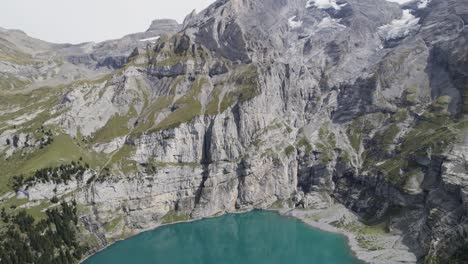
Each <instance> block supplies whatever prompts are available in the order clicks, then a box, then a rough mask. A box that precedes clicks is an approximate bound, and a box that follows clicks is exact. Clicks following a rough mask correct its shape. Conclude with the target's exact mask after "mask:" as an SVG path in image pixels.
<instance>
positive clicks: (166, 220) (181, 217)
mask: <svg viewBox="0 0 468 264" xmlns="http://www.w3.org/2000/svg"><path fill="white" fill-rule="evenodd" d="M188 220H190V216H188V215H186V214H182V213H179V212H176V211H174V210H171V211H169V212H167V214H166V215H165V216H163V218H162V219H161V223H162V224H172V223H177V222H185V221H188Z"/></svg>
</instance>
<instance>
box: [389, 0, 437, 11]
mask: <svg viewBox="0 0 468 264" xmlns="http://www.w3.org/2000/svg"><path fill="white" fill-rule="evenodd" d="M387 1H388V2H393V3H397V4H400V5H405V4H408V3H411V2H417V3H418V8H419V9H423V8H426V7H427V6H428V5H429V3H430V2H431V0H387Z"/></svg>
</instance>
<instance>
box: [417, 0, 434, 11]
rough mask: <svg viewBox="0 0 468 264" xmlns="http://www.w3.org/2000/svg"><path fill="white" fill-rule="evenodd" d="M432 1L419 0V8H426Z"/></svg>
mask: <svg viewBox="0 0 468 264" xmlns="http://www.w3.org/2000/svg"><path fill="white" fill-rule="evenodd" d="M430 2H431V0H421V1H419V4H418V8H419V9H423V8H426V7H427V6H428V5H429V3H430Z"/></svg>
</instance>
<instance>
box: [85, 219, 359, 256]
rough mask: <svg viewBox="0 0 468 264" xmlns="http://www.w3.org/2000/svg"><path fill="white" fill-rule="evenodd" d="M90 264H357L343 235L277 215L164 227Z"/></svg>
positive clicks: (114, 248) (122, 243)
mask: <svg viewBox="0 0 468 264" xmlns="http://www.w3.org/2000/svg"><path fill="white" fill-rule="evenodd" d="M84 263H85V264H140V263H151V264H153V263H164V264H215V263H216V264H276V263H278V264H280V263H281V264H283V263H284V264H289V263H292V264H293V263H308V264H314V263H315V264H341V263H343V264H355V263H361V262H359V261H358V260H357V259H356V258H355V257H354V256H353V254H352V252H351V251H350V249H349V247H348V245H347V243H346V240H345V238H344V237H343V236H340V235H337V234H333V233H327V232H323V231H320V230H317V229H314V228H311V227H309V226H307V225H305V224H304V223H302V222H301V221H299V220H296V219H293V218H287V217H284V216H280V215H278V214H276V213H273V212H266V211H254V212H250V213H245V214H230V215H224V216H221V217H217V218H212V219H205V220H200V221H196V222H191V223H181V224H174V225H168V226H163V227H160V228H157V229H155V230H153V231H150V232H145V233H142V234H140V235H138V236H135V237H132V238H129V239H127V240H124V241H120V242H117V243H115V244H114V245H112V246H110V247H109V248H107V249H105V250H104V251H102V252H100V253H98V254H96V255H94V256H92V257H91V258H89V259H88V260H86V261H85V262H84Z"/></svg>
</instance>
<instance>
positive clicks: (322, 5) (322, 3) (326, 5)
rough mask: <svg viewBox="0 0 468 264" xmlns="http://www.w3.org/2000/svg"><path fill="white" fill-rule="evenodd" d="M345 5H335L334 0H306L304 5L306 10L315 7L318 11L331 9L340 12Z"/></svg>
mask: <svg viewBox="0 0 468 264" xmlns="http://www.w3.org/2000/svg"><path fill="white" fill-rule="evenodd" d="M346 5H347V4H342V5H339V4H337V3H336V0H308V1H307V4H306V8H310V7H313V6H315V7H317V8H319V9H330V8H333V9H335V10H340V9H341V8H342V7H344V6H346Z"/></svg>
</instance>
